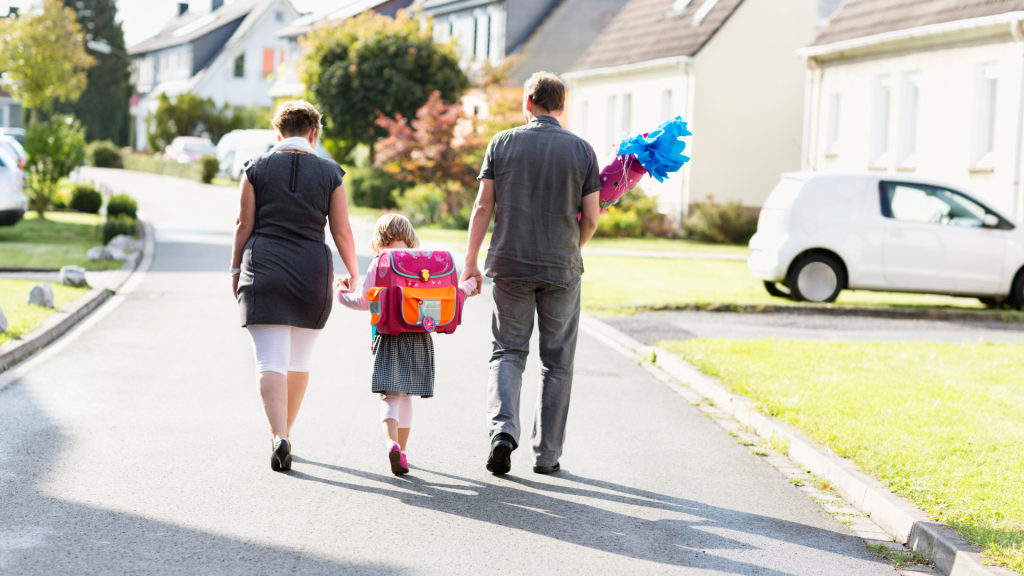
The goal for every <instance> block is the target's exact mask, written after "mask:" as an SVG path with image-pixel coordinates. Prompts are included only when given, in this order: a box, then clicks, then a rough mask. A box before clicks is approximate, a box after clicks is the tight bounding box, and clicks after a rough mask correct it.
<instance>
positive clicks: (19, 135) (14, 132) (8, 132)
mask: <svg viewBox="0 0 1024 576" xmlns="http://www.w3.org/2000/svg"><path fill="white" fill-rule="evenodd" d="M0 135H4V136H10V137H12V138H14V139H15V140H17V141H18V144H21V145H22V146H24V145H25V129H24V128H10V127H8V128H0Z"/></svg>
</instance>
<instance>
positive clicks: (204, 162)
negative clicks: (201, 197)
mask: <svg viewBox="0 0 1024 576" xmlns="http://www.w3.org/2000/svg"><path fill="white" fill-rule="evenodd" d="M199 164H200V166H202V167H203V174H202V176H201V177H200V179H201V180H202V181H203V184H209V183H210V182H213V177H214V176H216V175H217V172H220V161H218V160H217V157H216V156H203V158H202V159H201V160H200V161H199Z"/></svg>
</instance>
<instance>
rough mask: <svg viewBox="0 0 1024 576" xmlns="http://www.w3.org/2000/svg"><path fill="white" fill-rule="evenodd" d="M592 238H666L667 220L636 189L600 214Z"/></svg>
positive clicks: (647, 198) (652, 203) (653, 202)
mask: <svg viewBox="0 0 1024 576" xmlns="http://www.w3.org/2000/svg"><path fill="white" fill-rule="evenodd" d="M594 235H595V236H598V237H606V238H647V237H650V236H670V235H671V226H670V224H669V221H668V217H667V216H665V215H664V214H662V213H661V212H659V211H658V201H657V200H656V199H655V198H652V197H650V196H648V195H646V194H644V191H643V190H642V189H640V188H639V187H637V188H634V189H632V190H630V191H629V192H626V194H625V195H623V196H622V198H621V199H619V202H618V203H617V204H615V205H613V206H609V207H608V210H606V211H605V212H604V214H601V218H600V219H599V220H598V221H597V230H596V231H595V232H594Z"/></svg>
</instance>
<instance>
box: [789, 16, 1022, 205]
mask: <svg viewBox="0 0 1024 576" xmlns="http://www.w3.org/2000/svg"><path fill="white" fill-rule="evenodd" d="M799 54H800V55H801V56H802V57H803V58H804V59H805V60H806V63H807V94H808V98H807V123H806V130H805V135H804V139H803V141H804V154H805V158H804V168H805V169H808V170H817V171H823V172H834V171H864V170H877V171H882V172H889V173H892V174H893V177H894V178H898V177H899V174H902V173H914V174H915V175H918V176H926V177H932V178H937V179H941V180H946V181H949V182H951V183H953V184H956V185H957V186H960V187H962V188H963V189H964V191H965V192H971V193H973V194H974V195H975V196H976V197H977V198H978V199H979V200H981V201H982V202H983V203H986V204H988V205H989V207H990V208H993V209H995V210H997V211H1000V212H1002V213H1003V214H1004V215H1005V216H1006V217H1008V218H1013V219H1016V220H1017V221H1020V220H1021V219H1022V217H1024V193H1022V191H1021V155H1022V149H1021V148H1022V146H1021V132H1022V124H1024V120H1022V111H1024V1H1022V0H996V1H992V0H959V1H957V2H949V1H948V0H918V1H915V2H905V1H904V2H893V1H891V0H847V2H845V3H844V4H843V5H842V7H841V8H840V9H839V11H838V12H837V13H836V14H835V16H834V18H833V19H832V21H831V22H830V23H829V25H828V26H827V27H826V28H825V29H824V30H822V31H821V33H820V34H819V35H818V37H817V38H816V39H815V40H814V42H813V43H812V45H810V46H809V47H807V48H806V49H803V50H800V51H799Z"/></svg>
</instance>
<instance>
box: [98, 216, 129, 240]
mask: <svg viewBox="0 0 1024 576" xmlns="http://www.w3.org/2000/svg"><path fill="white" fill-rule="evenodd" d="M119 234H127V235H128V236H134V235H135V220H132V219H131V218H129V217H128V216H127V215H125V214H118V215H117V216H112V217H107V221H106V222H104V223H103V244H104V245H106V243H107V242H110V240H111V239H112V238H113V237H114V236H117V235H119Z"/></svg>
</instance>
